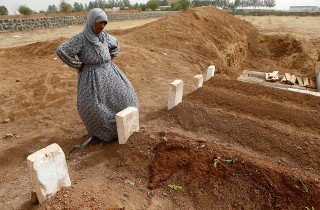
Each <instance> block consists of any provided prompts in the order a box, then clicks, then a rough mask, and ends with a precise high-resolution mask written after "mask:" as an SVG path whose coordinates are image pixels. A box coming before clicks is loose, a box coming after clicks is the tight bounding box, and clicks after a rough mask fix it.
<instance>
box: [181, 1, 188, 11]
mask: <svg viewBox="0 0 320 210" xmlns="http://www.w3.org/2000/svg"><path fill="white" fill-rule="evenodd" d="M179 4H180V5H181V9H182V10H186V9H188V8H189V6H190V2H189V0H179Z"/></svg>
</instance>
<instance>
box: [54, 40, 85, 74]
mask: <svg viewBox="0 0 320 210" xmlns="http://www.w3.org/2000/svg"><path fill="white" fill-rule="evenodd" d="M82 43H83V39H81V35H80V34H78V35H75V36H73V37H72V38H71V39H69V40H68V41H67V42H64V43H63V44H61V45H60V46H59V47H58V48H57V50H56V52H57V55H58V56H59V58H60V59H61V60H62V61H63V62H64V63H66V64H67V65H69V66H70V67H72V68H76V69H78V70H81V68H82V65H83V63H82V62H81V61H79V60H77V59H76V58H75V57H76V55H78V54H79V53H80V51H81V48H82Z"/></svg>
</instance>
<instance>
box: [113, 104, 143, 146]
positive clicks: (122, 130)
mask: <svg viewBox="0 0 320 210" xmlns="http://www.w3.org/2000/svg"><path fill="white" fill-rule="evenodd" d="M116 122H117V132H118V139H119V144H125V143H127V141H128V139H129V137H130V136H131V134H132V133H133V132H138V131H139V130H140V127H139V112H138V109H137V108H136V107H128V108H126V109H124V110H122V111H121V112H119V113H117V114H116Z"/></svg>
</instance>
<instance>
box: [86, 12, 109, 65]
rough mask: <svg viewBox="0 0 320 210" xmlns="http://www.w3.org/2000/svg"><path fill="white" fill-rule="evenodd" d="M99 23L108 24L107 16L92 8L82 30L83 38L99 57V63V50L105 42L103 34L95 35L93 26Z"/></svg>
mask: <svg viewBox="0 0 320 210" xmlns="http://www.w3.org/2000/svg"><path fill="white" fill-rule="evenodd" d="M101 21H107V22H108V16H107V14H106V13H105V12H104V11H103V10H102V9H100V8H94V9H92V10H91V11H90V12H89V14H88V16H87V21H86V25H85V28H84V30H83V33H84V36H85V37H86V38H87V39H88V41H89V42H91V43H92V44H93V47H94V49H95V51H96V53H97V55H98V56H99V57H100V59H101V61H102V60H103V58H102V55H101V50H100V48H101V47H102V43H103V42H105V41H106V40H105V37H104V33H102V32H100V33H99V34H96V33H95V25H96V23H98V22H101Z"/></svg>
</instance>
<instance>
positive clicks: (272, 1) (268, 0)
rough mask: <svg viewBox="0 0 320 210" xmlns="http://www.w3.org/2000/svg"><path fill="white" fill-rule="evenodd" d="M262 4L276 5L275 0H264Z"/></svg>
mask: <svg viewBox="0 0 320 210" xmlns="http://www.w3.org/2000/svg"><path fill="white" fill-rule="evenodd" d="M264 4H265V6H266V7H270V8H271V7H275V6H276V1H275V0H265V1H264Z"/></svg>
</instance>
